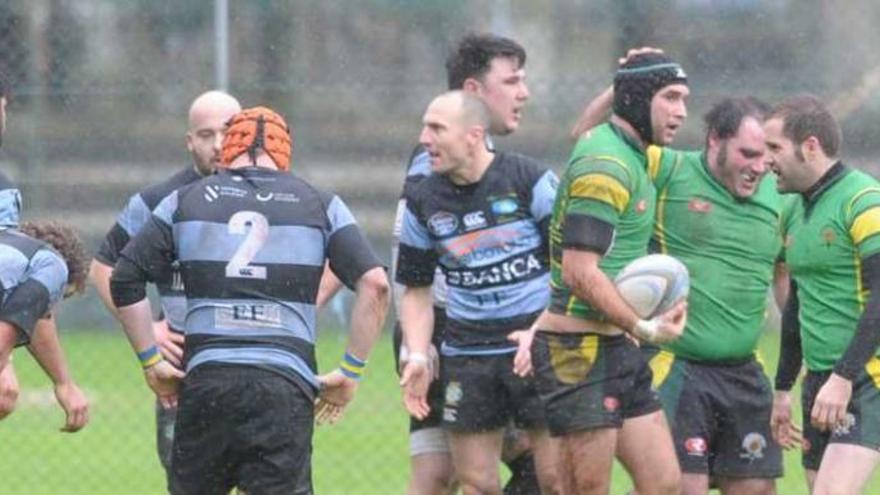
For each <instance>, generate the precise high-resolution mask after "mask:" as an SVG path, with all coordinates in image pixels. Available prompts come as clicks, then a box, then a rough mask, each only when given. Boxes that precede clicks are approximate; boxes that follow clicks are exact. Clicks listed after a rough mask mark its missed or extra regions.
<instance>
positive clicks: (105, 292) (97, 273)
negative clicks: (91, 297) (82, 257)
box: [89, 259, 121, 321]
mask: <svg viewBox="0 0 880 495" xmlns="http://www.w3.org/2000/svg"><path fill="white" fill-rule="evenodd" d="M111 275H113V267H112V266H109V265H105V264H104V263H102V262H100V261H98V260H97V259H93V260H92V264H91V267H90V268H89V280H91V282H92V285H94V287H95V292H97V293H98V297H99V298H100V299H101V302H103V303H104V306H105V307H106V308H107V311H109V312H110V314H111V315H113V317H114V318H116V320H117V321H121V320H120V316H119V312H118V311H117V310H116V306H114V305H113V296H112V295H111V294H110V276H111Z"/></svg>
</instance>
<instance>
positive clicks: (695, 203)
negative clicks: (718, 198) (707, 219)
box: [688, 198, 712, 213]
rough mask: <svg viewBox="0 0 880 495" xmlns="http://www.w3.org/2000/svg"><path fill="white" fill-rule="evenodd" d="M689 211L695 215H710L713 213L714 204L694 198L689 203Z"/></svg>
mask: <svg viewBox="0 0 880 495" xmlns="http://www.w3.org/2000/svg"><path fill="white" fill-rule="evenodd" d="M688 210H690V211H692V212H694V213H709V212H710V211H712V203H710V202H708V201H705V200H702V199H700V198H692V199H691V200H690V201H688Z"/></svg>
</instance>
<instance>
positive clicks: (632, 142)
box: [608, 122, 645, 156]
mask: <svg viewBox="0 0 880 495" xmlns="http://www.w3.org/2000/svg"><path fill="white" fill-rule="evenodd" d="M608 125H609V127H611V131H612V132H614V134H616V135H617V137H618V138H620V139H621V140H622V141H623V142H624V143H626V144H627V145H628V146H629V147H630V148H632V149H633V151H635V152H636V153H638V154H639V155H641V156H645V147H644V146H642V144H641V143H640V142H638V141H637V140H636V139H635V138H633V137H632V136H630V135H629V134H627V133H626V132H624V131H623V129H622V128H620V127H619V126H618V125H617V124H615V123H614V122H608Z"/></svg>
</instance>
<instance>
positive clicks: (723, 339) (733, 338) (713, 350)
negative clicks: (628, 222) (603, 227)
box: [648, 146, 783, 361]
mask: <svg viewBox="0 0 880 495" xmlns="http://www.w3.org/2000/svg"><path fill="white" fill-rule="evenodd" d="M648 157H649V166H648V170H649V173H650V175H651V177H652V179H653V180H654V183H655V185H656V187H657V214H656V222H655V226H654V238H653V247H654V250H655V251H658V252H661V253H663V254H668V255H671V256H674V257H675V258H678V259H679V260H680V261H681V262H682V263H684V264H685V266H687V268H688V272H689V274H690V295H689V296H688V320H687V327H686V328H685V332H684V334H683V335H682V336H681V338H680V339H678V340H676V341H675V342H673V343H671V344H668V345H667V346H666V348H667V349H668V350H670V351H672V352H673V353H675V354H676V355H678V356H682V357H685V358H688V359H695V360H701V361H717V360H738V359H743V358H747V357H749V356H750V355H752V354H753V353H754V350H755V346H756V345H757V340H758V338H759V336H760V333H761V330H762V329H763V324H764V315H765V311H766V309H767V291H768V290H769V287H770V282H771V281H772V280H773V269H774V265H775V264H776V261H777V259H778V258H779V256H780V252H781V249H782V204H783V201H782V196H781V195H780V194H779V193H778V192H776V178H775V176H773V175H772V174H767V175H766V176H764V178H763V179H762V180H761V183H760V184H759V185H758V189H757V191H756V192H755V193H754V194H753V195H752V196H750V197H748V198H744V199H743V198H737V197H735V196H734V195H732V194H731V193H730V192H729V191H728V190H727V189H726V188H725V187H724V186H723V185H722V184H721V183H720V182H718V180H717V179H716V178H715V177H714V176H713V175H712V173H711V171H710V170H709V166H708V164H707V162H706V156H705V153H703V152H699V151H675V150H671V149H668V148H659V147H656V146H651V147H649V148H648Z"/></svg>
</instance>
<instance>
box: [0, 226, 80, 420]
mask: <svg viewBox="0 0 880 495" xmlns="http://www.w3.org/2000/svg"><path fill="white" fill-rule="evenodd" d="M87 263H88V260H87V258H86V255H85V249H84V248H83V244H82V241H81V240H80V239H79V237H78V236H77V234H76V232H74V230H73V229H71V228H70V227H67V226H65V225H62V224H59V223H56V222H25V223H23V224H22V225H21V229H20V230H18V229H4V230H2V231H0V281H2V300H0V370H2V369H3V368H4V367H8V366H9V364H8V363H9V360H10V359H11V356H12V350H13V348H14V347H16V346H20V345H27V346H28V351H29V352H30V353H31V354H32V355H33V356H34V358H35V359H36V360H37V362H38V363H39V364H40V366H41V367H42V368H43V370H44V371H45V372H46V375H47V376H49V378H51V379H52V382H53V384H54V389H55V398H56V399H57V400H58V404H59V405H60V406H61V408H62V409H64V411H65V413H66V416H67V419H66V421H65V425H64V427H63V428H62V431H67V432H75V431H78V430H80V429H81V428H83V427H84V426H85V425H86V424H87V423H88V421H89V404H88V401H87V399H86V397H85V395H84V394H83V393H82V391H81V390H80V389H79V387H78V386H77V385H76V383H74V381H73V379H72V377H71V375H70V372H69V370H68V368H67V363H66V360H65V358H64V352H63V350H62V348H61V344H60V342H59V341H58V333H57V328H56V326H55V318H54V316H53V312H54V309H55V306H56V305H57V304H58V303H59V302H60V300H61V299H63V298H67V297H70V296H73V295H75V294H80V293H82V292H83V290H84V289H85V279H86V264H87ZM11 406H14V402H13V404H11ZM6 412H7V413H8V412H11V408H9V409H8V411H6ZM4 416H5V414H4Z"/></svg>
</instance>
